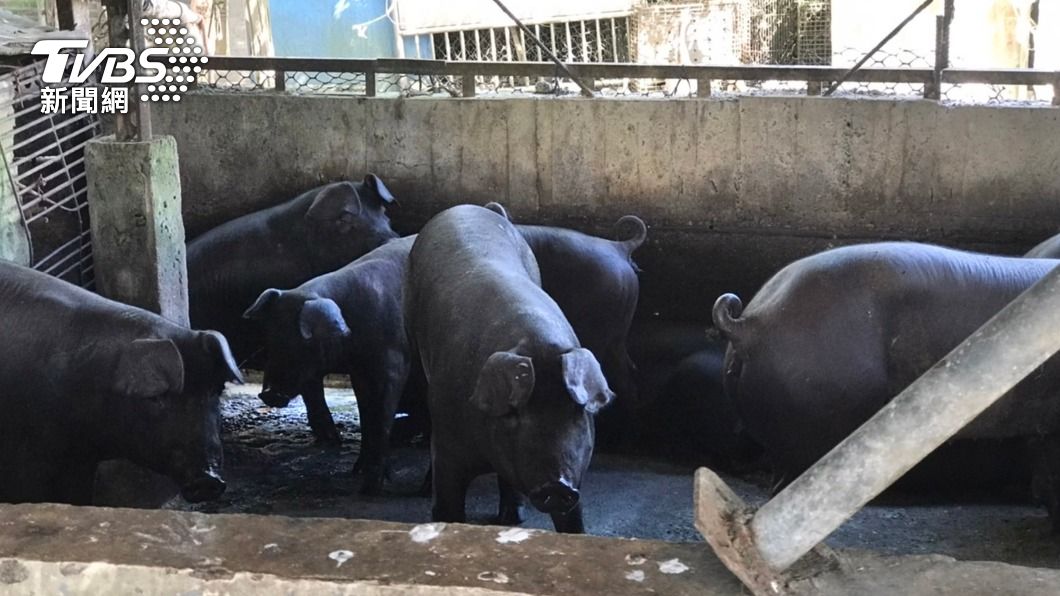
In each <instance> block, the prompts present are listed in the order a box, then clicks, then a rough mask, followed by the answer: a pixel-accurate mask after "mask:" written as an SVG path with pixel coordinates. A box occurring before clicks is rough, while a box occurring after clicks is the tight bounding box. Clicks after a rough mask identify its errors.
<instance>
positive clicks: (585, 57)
mask: <svg viewBox="0 0 1060 596" xmlns="http://www.w3.org/2000/svg"><path fill="white" fill-rule="evenodd" d="M579 22H580V23H581V35H582V62H592V60H590V59H589V36H588V34H586V33H585V23H586V21H579Z"/></svg>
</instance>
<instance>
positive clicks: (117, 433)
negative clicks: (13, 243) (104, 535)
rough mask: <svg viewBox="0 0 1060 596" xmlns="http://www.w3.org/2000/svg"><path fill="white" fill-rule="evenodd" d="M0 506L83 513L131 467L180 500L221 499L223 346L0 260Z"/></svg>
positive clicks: (235, 376) (227, 356)
mask: <svg viewBox="0 0 1060 596" xmlns="http://www.w3.org/2000/svg"><path fill="white" fill-rule="evenodd" d="M0 337H2V338H3V341H0V410H2V411H3V415H0V501H8V502H39V501H60V502H68V503H74V504H88V503H90V502H91V498H92V483H93V477H94V474H95V470H96V466H97V464H98V463H99V462H101V461H103V460H108V459H128V460H131V461H132V462H134V463H136V464H139V465H142V466H144V467H146V468H149V469H151V470H154V471H156V472H158V473H160V474H164V475H166V476H168V477H170V478H172V479H173V480H174V481H175V482H176V483H177V484H178V485H179V486H180V489H181V493H182V495H183V496H184V498H185V499H187V500H188V501H192V502H196V501H204V500H209V499H214V498H216V497H218V496H220V495H221V493H222V492H223V491H224V489H225V483H224V481H223V480H222V478H221V465H222V452H221V436H220V424H221V414H220V405H219V402H218V399H219V396H220V394H221V391H222V390H223V389H224V384H225V382H226V381H230V380H234V381H241V377H240V374H239V370H238V368H236V364H235V362H234V360H233V359H232V355H231V352H230V351H229V349H228V343H227V342H226V341H225V338H224V337H223V336H221V335H220V334H219V333H216V332H213V331H191V330H188V329H185V328H183V327H180V326H178V325H175V324H173V323H170V322H169V321H166V320H165V319H163V318H162V317H159V316H158V315H155V314H152V313H149V312H147V311H144V310H140V309H138V308H133V307H131V306H126V305H123V304H119V303H117V302H113V301H110V300H107V299H105V298H102V297H100V296H98V295H96V294H93V293H91V292H88V291H86V290H83V289H81V288H78V287H76V286H73V285H70V284H68V283H66V282H63V281H60V280H58V279H55V278H53V277H50V276H47V275H44V274H41V273H38V272H36V271H32V270H30V269H27V268H24V267H20V266H17V265H13V264H10V263H6V262H4V261H0Z"/></svg>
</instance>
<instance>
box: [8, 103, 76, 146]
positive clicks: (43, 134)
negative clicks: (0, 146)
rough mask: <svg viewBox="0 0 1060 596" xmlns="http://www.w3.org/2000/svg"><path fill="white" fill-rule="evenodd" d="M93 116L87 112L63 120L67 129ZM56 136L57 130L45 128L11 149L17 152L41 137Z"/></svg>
mask: <svg viewBox="0 0 1060 596" xmlns="http://www.w3.org/2000/svg"><path fill="white" fill-rule="evenodd" d="M91 116H92V114H89V113H87V112H84V113H81V114H78V115H77V116H74V117H72V118H70V119H69V120H63V126H64V127H65V126H66V125H67V124H73V123H75V122H80V121H82V120H86V119H89V118H91ZM39 122H40V121H37V122H34V123H33V124H39ZM54 134H55V129H53V128H51V127H48V128H45V129H44V130H43V131H41V132H39V133H37V134H35V135H33V136H32V137H30V138H28V139H22V140H21V141H19V142H18V143H16V144H14V145H12V146H11V147H10V148H9V149H10V150H11V151H17V150H19V149H21V148H23V147H25V146H26V145H28V144H30V143H32V142H33V141H36V140H37V139H39V138H41V137H46V136H48V135H54Z"/></svg>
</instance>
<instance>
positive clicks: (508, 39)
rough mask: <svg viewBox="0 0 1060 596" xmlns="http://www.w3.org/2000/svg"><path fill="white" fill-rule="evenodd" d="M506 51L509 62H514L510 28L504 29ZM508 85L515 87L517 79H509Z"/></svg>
mask: <svg viewBox="0 0 1060 596" xmlns="http://www.w3.org/2000/svg"><path fill="white" fill-rule="evenodd" d="M504 50H505V54H506V55H507V56H508V62H511V61H512V53H513V52H512V32H511V29H509V28H508V27H505V28H504ZM508 85H509V86H511V87H514V86H515V77H508Z"/></svg>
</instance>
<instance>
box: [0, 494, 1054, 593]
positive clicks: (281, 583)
mask: <svg viewBox="0 0 1060 596" xmlns="http://www.w3.org/2000/svg"><path fill="white" fill-rule="evenodd" d="M839 554H840V564H839V568H838V570H835V571H833V572H829V573H826V574H822V575H818V576H816V577H811V578H805V579H801V580H799V581H797V582H796V583H794V584H793V585H791V586H789V587H788V593H789V594H793V595H803V594H805V595H811V594H812V595H815V596H816V595H832V594H834V595H836V596H840V595H843V596H845V595H848V594H861V595H876V594H879V595H888V596H890V595H891V594H905V595H909V596H915V595H920V594H923V595H925V596H926V595H928V594H931V595H936V596H937V595H949V594H952V595H954V596H957V595H960V596H969V595H976V594H984V595H987V594H991V595H992V594H1028V595H1029V594H1058V593H1060V571H1056V570H1049V569H1032V568H1028V567H1018V566H1015V565H1008V564H1004V563H992V562H962V561H957V560H955V559H952V558H950V557H943V556H938V555H926V556H908V557H882V556H879V555H876V554H873V553H868V552H861V551H842V552H840V553H839ZM321 593H327V594H336V595H344V594H370V595H376V594H379V595H387V596H389V595H394V594H411V595H427V594H460V595H467V596H478V595H486V594H505V595H507V594H564V595H569V594H587V595H588V594H592V595H597V594H606V595H608V596H611V595H620V594H649V593H651V594H666V595H680V594H697V595H703V596H710V595H714V594H732V595H742V594H746V593H747V592H746V590H745V589H744V588H743V587H742V586H741V585H740V583H739V582H738V581H737V580H736V578H735V577H734V576H732V575H731V574H730V573H729V572H728V571H727V570H726V569H725V568H724V567H723V566H722V564H721V563H720V562H719V561H718V560H717V558H715V557H714V555H713V554H712V552H711V550H710V548H709V547H708V546H707V545H706V544H705V543H667V542H658V541H641V540H618V539H613V538H598V537H590V536H569V535H559V534H554V533H552V532H543V531H539V530H522V529H518V528H515V529H512V528H499V527H492V526H470V525H463V524H437V525H435V524H421V525H416V526H414V525H410V524H398V523H388V522H376V521H361V520H345V519H320V518H289V517H278V516H253V515H222V514H217V515H204V514H199V513H187V512H176V511H145V510H132V509H107V508H92V507H69V506H65V505H0V594H5V595H8V594H11V595H15V596H22V595H30V594H33V595H36V594H68V595H76V594H108V595H123V594H232V595H236V596H240V595H244V594H246V595H248V596H249V595H254V596H258V595H262V594H288V595H293V596H300V595H302V594H305V595H309V594H321Z"/></svg>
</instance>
